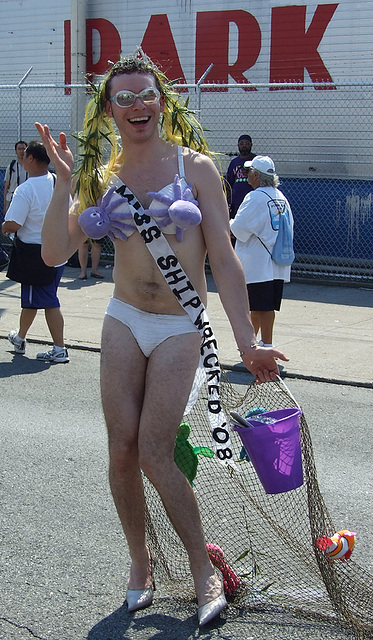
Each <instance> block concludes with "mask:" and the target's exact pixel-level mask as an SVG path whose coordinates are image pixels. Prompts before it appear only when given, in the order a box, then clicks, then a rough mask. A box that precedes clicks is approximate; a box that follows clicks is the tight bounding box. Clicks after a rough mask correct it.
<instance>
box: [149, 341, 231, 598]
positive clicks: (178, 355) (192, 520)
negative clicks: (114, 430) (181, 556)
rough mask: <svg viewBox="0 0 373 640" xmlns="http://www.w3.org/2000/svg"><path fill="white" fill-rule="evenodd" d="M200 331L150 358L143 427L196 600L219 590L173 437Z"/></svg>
mask: <svg viewBox="0 0 373 640" xmlns="http://www.w3.org/2000/svg"><path fill="white" fill-rule="evenodd" d="M199 344H200V336H199V334H197V333H193V334H186V335H179V336H174V337H171V338H169V339H168V340H166V341H165V342H163V343H162V344H161V345H159V346H158V347H157V349H155V350H154V352H153V353H152V354H151V356H150V358H149V363H148V367H147V372H146V388H145V397H144V403H143V408H142V413H141V420H140V430H139V460H140V467H141V468H142V469H143V471H144V473H145V474H146V476H147V477H148V478H149V480H150V481H151V482H152V483H153V484H154V486H155V488H156V489H157V491H158V492H159V494H160V496H161V499H162V502H163V504H164V506H165V509H166V511H167V514H168V516H169V518H170V520H171V522H172V524H173V526H174V528H175V530H176V532H177V533H178V535H179V536H180V538H181V540H182V542H183V544H184V546H185V548H186V550H187V553H188V556H189V562H190V567H191V571H192V575H193V578H194V583H195V588H196V593H197V598H198V604H199V606H201V605H203V604H205V603H206V602H207V601H210V600H212V599H214V598H216V597H217V596H218V595H219V594H220V592H221V583H220V580H219V579H218V577H217V576H216V575H215V571H214V568H213V567H212V565H211V563H210V560H209V557H208V554H207V551H206V543H205V539H204V534H203V530H202V524H201V519H200V515H199V510H198V505H197V501H196V499H195V495H194V492H193V489H192V487H191V486H190V483H189V482H188V481H187V479H186V478H185V476H184V475H183V474H182V473H181V471H180V470H179V468H178V467H177V465H176V464H175V462H174V445H175V437H176V433H177V430H178V427H179V424H180V422H181V420H182V417H183V413H184V408H185V405H186V402H187V400H188V396H189V392H190V389H191V386H192V382H193V378H194V373H195V370H196V367H197V364H198V358H199Z"/></svg>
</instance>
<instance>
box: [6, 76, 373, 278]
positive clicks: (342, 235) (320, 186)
mask: <svg viewBox="0 0 373 640" xmlns="http://www.w3.org/2000/svg"><path fill="white" fill-rule="evenodd" d="M179 88H180V89H182V91H183V93H182V95H183V97H186V96H187V95H189V106H190V107H191V108H192V109H194V110H195V111H196V112H197V114H198V117H199V118H200V121H201V123H202V126H203V127H204V128H205V130H206V137H207V139H208V142H209V144H210V148H211V150H212V151H214V152H217V154H218V155H217V164H218V165H219V169H220V170H221V171H222V172H223V173H225V171H226V169H227V167H228V164H229V162H230V160H231V159H232V157H234V156H235V155H236V153H237V139H238V137H239V135H241V134H242V133H249V134H250V135H251V137H252V139H253V151H254V152H255V153H257V154H264V155H269V156H271V157H272V158H273V160H274V161H275V164H276V171H277V173H278V174H279V176H280V178H281V189H282V190H283V192H284V193H285V195H286V196H287V198H288V199H289V201H290V204H291V206H292V209H293V214H294V220H295V233H294V245H295V253H296V260H295V262H294V264H293V266H292V278H293V279H301V278H305V279H310V280H314V281H315V280H323V281H331V282H333V283H336V282H342V283H349V284H356V283H360V284H372V285H373V269H372V267H373V212H372V192H373V179H372V169H373V131H372V127H371V122H372V111H373V107H372V105H373V101H372V98H373V82H372V83H362V82H361V83H358V82H354V83H342V84H338V85H333V84H318V85H315V84H313V83H308V84H307V83H304V84H299V83H297V84H295V83H294V84H292V83H284V84H280V85H279V84H276V85H274V84H257V85H238V84H229V85H212V84H196V85H184V86H183V87H181V86H180V85H179ZM85 91H86V87H85V86H83V85H71V86H67V85H63V84H60V85H59V84H37V85H36V84H29V83H28V82H27V81H25V82H20V83H19V84H17V85H0V106H1V108H2V114H3V118H2V132H1V138H2V143H1V145H0V167H1V168H2V169H3V173H4V170H5V167H6V166H7V164H8V163H9V162H10V160H11V159H12V158H13V157H14V143H15V142H16V141H17V140H18V139H24V140H27V141H28V140H31V139H34V138H36V137H37V132H36V129H35V127H34V122H35V121H36V120H38V121H41V122H43V123H44V122H46V123H48V124H49V126H50V129H51V132H52V135H54V136H58V133H59V132H60V131H61V130H63V131H65V132H66V133H67V135H68V141H69V144H71V145H72V147H73V148H74V149H75V141H74V138H72V137H71V134H72V133H74V132H75V131H76V129H77V127H76V126H74V123H75V122H76V121H77V118H76V112H77V108H76V103H77V102H79V100H80V102H82V101H83V103H84V102H86V100H87V99H88V96H86V93H85ZM83 106H84V105H83ZM2 184H3V180H1V183H0V188H2ZM102 257H103V259H106V260H108V261H111V260H112V257H113V247H112V244H111V242H110V241H109V240H108V241H106V240H105V242H104V244H103V246H102Z"/></svg>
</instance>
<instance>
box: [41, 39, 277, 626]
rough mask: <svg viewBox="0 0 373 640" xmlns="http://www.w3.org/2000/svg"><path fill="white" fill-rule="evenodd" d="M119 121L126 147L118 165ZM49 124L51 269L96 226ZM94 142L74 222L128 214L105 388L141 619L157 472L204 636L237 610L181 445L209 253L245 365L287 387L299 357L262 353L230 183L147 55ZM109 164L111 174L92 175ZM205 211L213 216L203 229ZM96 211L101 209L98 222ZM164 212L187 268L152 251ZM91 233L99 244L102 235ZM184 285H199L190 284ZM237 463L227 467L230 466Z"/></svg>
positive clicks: (111, 77)
mask: <svg viewBox="0 0 373 640" xmlns="http://www.w3.org/2000/svg"><path fill="white" fill-rule="evenodd" d="M112 120H114V122H115V124H116V125H117V128H118V130H119V133H120V137H121V142H122V151H121V153H120V154H119V155H118V156H117V153H116V146H115V145H116V138H115V134H114V131H113V128H112V124H111V122H112ZM159 123H160V129H161V133H160V132H159ZM36 126H37V128H38V131H39V133H40V135H41V137H42V140H43V142H44V144H45V145H46V146H47V148H48V151H49V153H50V156H51V160H52V162H53V164H54V167H55V169H56V172H57V176H58V178H57V184H56V188H55V192H54V196H53V200H52V202H51V204H50V207H49V209H48V212H47V215H46V218H45V223H44V227H43V258H44V260H45V261H46V262H47V264H51V263H55V262H56V261H62V260H63V259H66V258H68V257H69V256H70V255H71V254H72V253H74V251H76V249H77V247H78V246H80V245H81V243H82V241H83V240H84V238H85V236H87V235H88V229H87V230H86V231H87V232H86V233H84V231H83V230H82V228H81V226H80V224H79V221H78V217H77V216H76V215H68V201H69V193H70V184H71V173H72V169H73V157H72V154H71V152H70V150H69V148H68V146H67V144H66V136H65V134H63V133H61V134H60V136H59V142H57V141H55V140H54V139H53V138H52V137H51V135H50V132H49V129H48V127H47V126H46V125H44V126H42V125H41V124H38V123H37V125H36ZM108 137H109V138H110V139H111V141H112V144H111V158H110V160H109V162H108V163H106V164H105V167H106V169H107V173H105V170H106V169H105V168H104V162H103V160H102V155H101V151H100V146H99V142H100V141H101V140H102V141H103V140H104V139H107V138H108ZM80 139H81V141H82V146H83V150H84V154H83V164H82V167H81V169H80V171H79V175H78V180H77V187H76V191H77V197H78V199H79V204H77V206H76V210H74V211H73V214H74V213H76V212H82V211H83V210H86V208H87V207H90V206H92V205H94V204H96V202H97V200H98V199H99V198H100V196H102V195H103V198H102V199H101V200H100V204H101V205H102V215H103V216H104V214H105V211H106V212H108V211H109V210H111V209H112V204H111V200H110V198H111V195H110V194H112V196H113V199H114V200H113V202H114V206H115V204H116V202H119V213H118V214H117V215H114V212H113V214H112V216H113V218H114V217H115V219H116V221H118V220H119V222H118V226H117V229H116V230H115V229H114V225H113V227H111V230H110V233H112V237H113V238H114V245H115V264H114V272H113V278H114V282H115V288H114V293H113V298H112V299H111V300H110V302H109V306H108V309H107V313H106V315H105V320H104V326H103V334H102V348H101V389H102V400H103V408H104V414H105V419H106V423H107V428H108V435H109V453H110V469H109V477H110V485H111V490H112V494H113V498H114V501H115V504H116V507H117V511H118V514H119V517H120V519H121V523H122V526H123V530H124V533H125V536H126V538H127V542H128V546H129V551H130V556H131V569H130V576H129V580H128V585H127V595H126V599H127V604H128V608H129V610H130V611H134V610H136V609H141V608H144V607H146V606H148V605H149V604H151V602H152V599H153V577H152V560H151V556H150V552H149V549H148V547H147V545H146V539H145V513H144V512H145V497H144V487H143V479H142V472H143V473H144V474H145V475H146V476H147V478H148V479H149V480H150V482H152V484H153V485H154V487H155V488H156V490H157V491H158V492H159V494H160V496H161V499H162V502H163V504H164V506H165V509H166V511H167V514H168V516H169V519H170V520H171V523H172V525H173V526H174V528H175V530H176V531H177V533H178V535H179V536H180V538H181V540H182V542H183V544H184V546H185V548H186V550H187V553H188V557H189V562H190V568H191V572H192V575H193V579H194V584H195V589H196V594H197V598H198V617H199V624H200V625H203V624H205V623H207V622H208V621H209V620H211V619H212V618H214V617H215V616H217V615H218V614H219V612H220V611H221V610H222V609H224V608H225V606H226V601H225V597H224V593H223V589H222V584H221V581H220V579H219V578H218V576H217V575H216V574H215V572H214V568H213V566H212V564H211V562H210V560H209V556H208V554H207V551H206V546H205V540H204V536H203V531H202V526H201V521H200V516H199V511H198V506H197V502H196V499H195V496H194V493H193V490H192V488H191V485H190V483H189V482H188V480H187V479H186V478H185V476H184V475H183V474H182V472H181V471H180V470H179V468H178V467H177V465H176V464H175V462H174V445H175V438H176V434H177V430H178V427H179V424H180V422H181V420H182V417H183V414H184V410H185V407H186V404H187V401H188V397H189V394H190V391H191V388H192V385H193V380H194V377H195V372H196V370H197V368H198V364H199V358H200V351H202V347H201V336H200V333H199V331H198V329H197V326H196V324H194V322H193V321H192V320H191V319H190V317H189V315H188V314H187V313H186V312H187V311H188V310H189V308H190V307H192V306H194V304H197V303H198V304H199V303H201V304H202V303H206V299H207V292H206V280H205V271H204V265H205V257H206V249H207V251H208V253H209V259H210V265H211V268H212V271H213V274H214V278H215V281H216V283H217V286H218V289H219V293H220V296H221V299H222V302H223V305H224V308H225V310H226V312H227V314H228V317H229V319H230V322H231V325H232V328H233V332H234V335H235V339H236V342H237V345H238V348H239V351H240V354H241V357H242V359H243V362H244V363H245V365H246V366H247V368H248V369H250V371H252V373H253V374H254V376H255V378H256V380H257V382H263V381H266V380H272V379H275V377H276V375H277V374H278V367H277V363H276V360H275V358H281V359H284V360H286V357H285V356H284V355H283V354H282V353H281V352H279V351H276V350H274V349H263V348H261V347H258V346H256V342H255V337H254V330H253V327H252V325H251V322H250V315H249V308H248V301H247V294H246V289H245V281H244V276H243V272H242V268H241V266H240V262H239V260H238V259H237V258H236V256H235V253H234V251H233V248H232V246H231V242H230V232H229V224H228V218H229V217H228V210H227V204H226V199H225V197H224V193H223V189H222V184H221V179H220V176H219V173H218V171H217V170H216V168H215V165H214V163H213V162H212V160H211V159H210V158H209V157H208V156H207V155H204V154H203V153H199V151H202V152H204V151H206V150H207V149H206V144H205V142H204V139H203V135H202V131H201V129H200V127H199V125H198V123H197V121H196V120H195V119H194V117H193V115H192V114H191V112H189V111H188V109H187V108H186V107H185V106H184V105H183V104H182V103H181V102H180V101H179V97H178V96H177V95H176V94H175V93H174V92H173V91H172V87H171V85H170V84H169V83H168V81H167V78H165V76H164V75H163V74H162V73H161V72H160V71H159V69H157V67H156V66H155V65H154V64H153V63H152V62H151V61H150V60H149V58H147V57H146V56H145V55H144V54H143V53H142V52H141V51H139V52H138V53H136V54H135V55H133V56H130V57H128V58H125V59H123V60H121V61H120V62H118V63H117V64H115V65H114V66H113V67H112V68H111V70H110V72H109V73H108V74H107V76H106V78H105V79H104V81H103V83H102V85H101V86H100V88H99V89H98V90H96V94H95V95H94V97H93V99H92V102H91V104H90V105H88V107H87V112H86V120H85V125H84V127H83V131H82V133H81V135H80ZM90 145H92V146H91V147H90ZM180 145H184V146H180ZM187 145H188V146H187ZM93 150H94V151H93ZM95 162H98V163H99V164H100V165H101V166H97V165H95V164H92V163H95ZM98 170H99V171H98ZM175 174H178V176H177V177H176V178H175ZM188 185H189V186H188ZM149 193H150V194H151V195H149ZM105 194H106V195H105ZM175 194H176V196H177V197H176V196H175ZM174 196H175V197H174ZM107 199H109V200H108V201H109V205H107ZM176 199H177V200H178V201H180V199H181V200H183V202H184V205H185V201H186V200H187V201H188V203H187V205H186V208H188V215H187V217H188V219H189V223H190V225H189V226H188V224H186V225H184V221H183V220H182V218H183V215H184V214H183V211H184V210H183V211H182V212H181V214H180V216H179V217H177V219H176V222H175V219H173V217H172V215H171V213H172V211H171V210H172V207H171V206H170V207H169V208H168V209H167V208H166V212H165V213H164V209H163V208H162V207H164V205H165V203H166V204H167V203H170V202H173V200H176ZM195 203H198V207H199V210H200V212H201V213H202V219H201V220H199V223H198V215H197V214H196V209H197V206H196V204H195ZM121 207H122V209H121ZM193 207H195V208H193ZM162 212H163V213H162ZM85 213H86V212H84V214H83V216H84V215H85ZM96 214H97V212H96V213H95V212H93V219H94V218H95V216H96ZM149 214H150V215H149ZM153 214H154V218H155V219H157V220H158V219H159V227H160V228H161V230H162V231H163V234H164V238H166V239H167V241H168V245H167V246H169V247H170V250H173V252H174V254H175V255H174V256H173V257H172V255H171V254H170V255H167V256H164V257H159V258H158V259H157V261H155V259H154V258H153V256H152V255H151V253H150V250H148V244H149V245H151V241H152V240H153V238H154V237H155V236H157V237H158V238H159V235H162V237H163V234H160V233H159V232H158V231H157V230H156V227H155V226H154V224H153V223H152V220H153V218H152V215H153ZM88 216H90V213H89V209H88ZM121 216H122V217H121ZM149 220H150V224H151V225H152V226H151V228H150V230H147V229H141V233H140V232H139V231H138V230H137V225H138V224H140V225H141V224H142V223H143V222H144V223H145V222H146V221H149ZM89 232H90V233H91V236H90V237H94V234H93V233H92V231H91V229H90V230H89ZM104 232H106V230H105V231H104ZM110 233H109V235H110ZM175 256H177V257H175ZM177 260H178V264H180V265H181V267H182V269H184V271H185V272H186V274H187V280H185V279H184V280H183V278H184V276H181V275H179V274H180V273H181V271H179V270H178V269H176V270H174V272H173V275H172V276H170V281H167V280H166V278H165V277H164V275H162V273H161V269H162V268H164V269H165V270H167V269H170V267H171V265H172V264H176V262H175V261H177ZM167 275H168V274H167ZM179 280H182V282H183V283H184V285H185V287H180V286H178V283H179ZM171 282H172V284H173V285H175V286H174V287H173V286H172V284H171ZM232 282H234V283H235V286H234V287H232ZM169 285H170V286H169ZM181 289H184V293H182V291H181ZM185 291H186V292H187V293H188V292H189V293H190V294H191V297H190V298H189V299H187V300H186V301H185V302H183V306H182V305H181V302H180V300H179V298H180V299H182V295H185ZM193 292H194V293H193ZM195 292H197V293H195ZM196 301H197V302H196ZM208 335H209V334H208V332H206V333H205V336H206V340H205V343H204V346H205V347H206V349H208V348H209V344H208V342H211V340H210V341H209V340H208V339H207V337H208ZM213 386H214V385H211V387H213ZM223 454H224V455H223ZM223 454H222V458H224V456H227V457H229V455H228V454H227V453H226V452H225V453H224V452H223Z"/></svg>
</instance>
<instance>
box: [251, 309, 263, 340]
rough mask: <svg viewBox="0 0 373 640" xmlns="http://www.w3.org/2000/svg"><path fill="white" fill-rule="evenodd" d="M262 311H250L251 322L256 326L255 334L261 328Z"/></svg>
mask: <svg viewBox="0 0 373 640" xmlns="http://www.w3.org/2000/svg"><path fill="white" fill-rule="evenodd" d="M260 314H261V312H260V311H250V317H251V322H252V325H253V327H254V331H255V335H256V336H257V335H258V333H259V329H260Z"/></svg>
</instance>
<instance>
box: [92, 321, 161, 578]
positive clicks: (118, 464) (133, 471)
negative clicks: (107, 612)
mask: <svg viewBox="0 0 373 640" xmlns="http://www.w3.org/2000/svg"><path fill="white" fill-rule="evenodd" d="M146 364H147V359H146V358H145V356H144V355H143V353H142V352H141V351H140V349H139V347H138V345H137V343H136V341H135V339H134V338H133V336H132V334H131V332H130V330H129V329H128V328H127V327H125V326H124V325H123V324H122V323H120V322H119V321H118V320H115V319H114V318H111V317H110V316H105V320H104V326H103V333H102V348H101V393H102V404H103V409H104V414H105V419H106V424H107V428H108V437H109V455H110V464H109V481H110V487H111V491H112V494H113V498H114V502H115V506H116V508H117V511H118V515H119V518H120V521H121V523H122V527H123V531H124V533H125V536H126V538H127V542H128V547H129V552H130V556H131V560H132V566H131V574H130V578H129V581H128V587H129V588H130V589H143V588H147V587H149V586H150V584H149V580H151V577H150V576H149V570H148V552H147V549H146V545H145V513H144V504H145V503H144V488H143V482H142V477H141V471H140V468H139V463H138V445H137V440H138V425H139V420H140V413H141V406H142V402H143V395H144V382H145V370H146Z"/></svg>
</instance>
